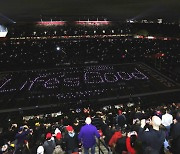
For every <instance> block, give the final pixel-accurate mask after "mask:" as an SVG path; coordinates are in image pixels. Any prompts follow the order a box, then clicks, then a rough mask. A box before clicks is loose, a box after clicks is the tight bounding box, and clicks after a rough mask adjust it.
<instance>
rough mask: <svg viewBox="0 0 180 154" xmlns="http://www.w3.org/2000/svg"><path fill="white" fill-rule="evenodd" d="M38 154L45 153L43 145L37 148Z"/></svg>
mask: <svg viewBox="0 0 180 154" xmlns="http://www.w3.org/2000/svg"><path fill="white" fill-rule="evenodd" d="M37 154H44V147H43V146H42V145H40V146H39V147H38V148H37Z"/></svg>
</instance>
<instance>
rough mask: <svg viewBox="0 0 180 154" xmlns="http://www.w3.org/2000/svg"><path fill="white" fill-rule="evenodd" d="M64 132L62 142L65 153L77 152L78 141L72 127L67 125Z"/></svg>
mask: <svg viewBox="0 0 180 154" xmlns="http://www.w3.org/2000/svg"><path fill="white" fill-rule="evenodd" d="M66 130H67V133H66V134H65V136H64V139H63V141H64V142H65V145H66V151H67V153H68V154H71V153H73V152H78V146H79V141H78V135H77V133H76V132H75V131H74V129H73V127H72V126H69V125H68V126H67V127H66Z"/></svg>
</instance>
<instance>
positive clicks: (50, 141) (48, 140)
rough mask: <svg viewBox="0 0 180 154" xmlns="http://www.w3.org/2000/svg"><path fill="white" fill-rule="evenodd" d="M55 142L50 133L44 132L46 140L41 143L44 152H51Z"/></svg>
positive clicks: (48, 153) (47, 153)
mask: <svg viewBox="0 0 180 154" xmlns="http://www.w3.org/2000/svg"><path fill="white" fill-rule="evenodd" d="M55 146H56V143H55V141H54V137H52V134H51V133H47V134H46V141H45V142H44V144H43V147H44V151H45V154H52V153H53V151H54V148H55Z"/></svg>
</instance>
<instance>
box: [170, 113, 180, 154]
mask: <svg viewBox="0 0 180 154" xmlns="http://www.w3.org/2000/svg"><path fill="white" fill-rule="evenodd" d="M171 137H172V147H171V149H172V152H173V154H178V153H179V151H180V112H178V113H177V116H176V119H175V120H174V124H173V125H172V130H171Z"/></svg>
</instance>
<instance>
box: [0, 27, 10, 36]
mask: <svg viewBox="0 0 180 154" xmlns="http://www.w3.org/2000/svg"><path fill="white" fill-rule="evenodd" d="M7 33H8V30H7V28H6V27H4V26H2V25H0V37H6V35H7Z"/></svg>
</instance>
